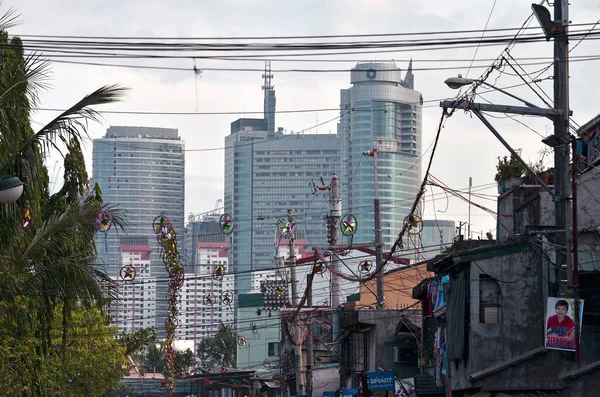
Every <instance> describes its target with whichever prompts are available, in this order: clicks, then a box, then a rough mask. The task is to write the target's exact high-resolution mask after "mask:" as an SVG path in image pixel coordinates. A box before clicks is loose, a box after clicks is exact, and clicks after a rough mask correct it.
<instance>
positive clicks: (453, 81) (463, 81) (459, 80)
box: [444, 74, 539, 108]
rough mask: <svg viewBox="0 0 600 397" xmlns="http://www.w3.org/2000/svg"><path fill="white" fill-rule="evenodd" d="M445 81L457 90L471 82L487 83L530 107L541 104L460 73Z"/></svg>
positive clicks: (488, 85)
mask: <svg viewBox="0 0 600 397" xmlns="http://www.w3.org/2000/svg"><path fill="white" fill-rule="evenodd" d="M444 83H446V85H447V86H448V87H450V88H452V89H453V90H456V89H458V88H461V87H464V86H466V85H470V84H473V83H479V84H482V85H485V86H486V87H490V88H491V89H493V90H496V91H500V92H501V93H503V94H505V95H508V96H509V97H511V98H514V99H516V100H517V101H519V102H522V103H524V104H525V105H527V106H529V107H530V108H539V106H537V105H534V104H533V103H531V102H528V101H526V100H524V99H521V98H519V97H518V96H516V95H514V94H511V93H510V92H508V91H505V90H503V89H502V88H498V87H496V86H495V85H493V84H490V83H487V82H485V81H484V80H474V79H467V78H465V77H462V76H461V75H460V74H459V75H458V77H449V78H447V79H446V80H445V81H444Z"/></svg>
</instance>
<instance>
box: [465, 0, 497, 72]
mask: <svg viewBox="0 0 600 397" xmlns="http://www.w3.org/2000/svg"><path fill="white" fill-rule="evenodd" d="M494 8H496V0H494V4H492V9H491V10H490V15H488V18H487V21H485V26H484V27H483V32H481V38H482V39H483V36H484V35H485V32H486V30H487V27H488V24H489V23H490V19H491V18H492V14H493V13H494ZM478 51H479V45H477V47H476V48H475V54H473V59H472V60H471V64H470V65H469V68H468V69H467V73H466V74H465V77H468V76H469V72H470V71H471V67H472V66H473V62H474V61H475V58H477V52H478Z"/></svg>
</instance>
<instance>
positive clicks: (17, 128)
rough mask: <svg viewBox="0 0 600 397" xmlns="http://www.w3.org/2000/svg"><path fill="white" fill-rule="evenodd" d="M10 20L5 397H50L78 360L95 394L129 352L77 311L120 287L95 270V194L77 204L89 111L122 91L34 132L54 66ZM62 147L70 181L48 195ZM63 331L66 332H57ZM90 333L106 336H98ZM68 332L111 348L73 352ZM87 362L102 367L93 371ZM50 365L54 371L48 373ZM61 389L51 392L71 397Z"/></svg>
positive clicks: (3, 171) (5, 44)
mask: <svg viewBox="0 0 600 397" xmlns="http://www.w3.org/2000/svg"><path fill="white" fill-rule="evenodd" d="M13 22H14V17H13V13H12V11H9V13H7V14H5V15H4V16H3V17H0V131H1V133H0V175H10V176H16V177H18V178H19V179H21V180H22V181H23V182H24V183H25V185H24V191H23V195H22V196H21V198H20V199H19V200H18V201H17V202H16V203H12V204H0V225H2V227H1V228H0V291H1V294H0V391H1V393H0V394H2V395H11V396H12V395H15V396H19V395H22V396H44V395H46V389H47V388H48V387H54V385H55V384H56V382H57V381H58V380H64V379H62V378H61V376H63V375H64V376H67V375H69V376H72V375H73V372H72V370H71V369H72V368H71V364H73V363H77V365H80V366H81V368H83V372H82V371H79V373H80V374H81V375H80V376H79V378H77V379H81V381H82V383H86V387H88V389H86V391H80V392H79V393H75V394H72V395H98V393H97V391H96V390H99V389H100V388H103V387H105V386H106V385H108V384H113V383H114V382H113V381H114V377H115V376H117V375H118V374H120V371H121V364H122V363H123V359H124V357H125V356H124V349H122V348H120V347H118V346H116V347H115V346H113V344H114V338H113V334H112V333H113V332H116V331H115V330H113V329H110V328H107V327H106V325H105V324H104V323H105V320H106V319H104V318H100V317H98V316H100V314H99V312H98V313H95V312H94V311H93V310H97V309H90V308H89V306H86V309H79V310H75V311H73V308H74V307H75V305H76V303H77V302H87V304H89V303H91V302H102V301H103V299H104V298H106V297H110V296H111V295H113V294H114V283H113V282H112V281H111V280H110V278H108V276H107V275H106V274H104V273H103V272H102V271H101V270H100V268H99V267H98V266H96V265H95V262H96V250H95V246H94V240H93V237H94V234H95V232H96V230H95V218H96V214H97V213H98V211H100V209H101V208H102V201H101V200H98V198H99V196H98V194H95V195H94V196H92V197H89V198H88V199H86V200H83V201H81V200H80V198H81V195H82V193H83V192H85V191H86V190H87V189H88V180H87V178H88V177H87V171H86V170H85V164H84V161H83V156H82V154H81V146H80V142H81V139H82V138H83V137H85V136H86V135H87V133H86V129H87V121H88V120H97V119H98V116H99V115H98V113H97V112H96V111H94V110H93V109H91V108H90V106H92V105H97V104H103V103H109V102H112V101H115V100H116V99H118V98H119V96H120V95H121V94H122V93H123V89H122V88H120V87H116V86H109V87H102V88H100V89H99V90H97V91H95V92H94V93H92V94H90V95H88V96H86V97H85V98H83V99H82V100H81V101H79V102H78V103H77V104H75V105H74V106H72V107H70V108H69V109H68V110H67V111H65V112H63V113H61V114H60V115H58V116H57V117H56V118H55V119H54V120H52V121H51V122H50V123H48V124H47V125H45V126H44V127H43V128H42V129H40V130H39V131H37V132H34V130H33V129H32V128H31V125H30V116H29V115H30V111H31V105H34V104H35V105H37V102H38V95H39V92H40V90H41V89H43V88H46V83H45V80H46V78H47V75H48V70H49V69H48V66H49V64H48V62H47V61H44V60H43V59H41V58H39V57H38V56H36V55H32V56H25V55H24V50H23V46H22V43H21V40H20V39H19V38H9V36H8V33H7V32H6V31H5V29H6V28H7V27H8V26H10V25H11V24H12V23H13ZM57 142H63V143H64V144H65V145H66V156H65V185H64V186H63V188H62V189H61V190H60V191H59V192H58V193H57V194H56V195H54V196H53V197H52V198H50V196H49V178H48V172H47V169H46V167H45V165H44V157H45V155H47V154H48V152H49V151H50V150H51V149H54V148H57V146H56V143H57ZM96 193H99V191H97V192H96ZM25 207H27V208H29V210H30V213H31V217H32V224H31V225H29V227H27V228H23V227H22V225H21V214H22V213H23V210H24V208H25ZM90 310H92V311H90ZM81 313H86V314H85V316H87V317H85V316H84V317H81V316H83V314H81ZM57 327H59V328H62V329H63V330H64V332H60V333H59V334H57V331H56V330H57ZM94 330H95V331H97V333H98V334H103V338H104V339H100V340H95V339H94V336H93V335H92V334H93V333H94V332H93V331H94ZM71 333H73V336H75V335H79V334H85V335H87V340H88V341H90V340H94V341H96V342H97V343H98V345H99V346H104V345H103V343H105V344H106V346H107V350H106V351H104V350H97V351H96V353H95V354H93V355H89V354H87V353H86V352H85V351H84V350H85V349H84V347H83V346H79V349H78V350H74V348H75V347H78V345H75V346H74V345H73V344H71V345H69V342H68V341H69V340H72V339H74V338H73V337H71ZM88 350H89V349H88ZM108 350H110V351H108ZM100 361H103V362H100ZM58 362H60V365H58ZM88 364H89V365H91V367H90V368H94V367H95V366H97V368H94V371H93V372H92V371H91V370H88V369H89V368H88V367H86V365H88ZM103 365H104V366H103ZM105 366H109V367H110V370H109V369H106V370H105V368H107V367H105ZM53 368H54V370H55V372H56V373H54V374H52V375H49V373H48V371H51V370H52V369H53ZM56 368H58V369H56ZM96 370H97V371H98V372H96ZM110 371H112V372H110ZM97 375H98V376H99V377H98V378H97V377H96V376H97ZM66 379H67V380H68V379H71V381H72V382H76V381H77V379H75V378H73V377H70V378H66ZM56 387H61V385H60V384H57V385H56ZM57 390H58V389H57ZM65 393H66V392H65ZM65 393H61V394H59V393H57V392H56V391H55V392H54V395H71V394H65Z"/></svg>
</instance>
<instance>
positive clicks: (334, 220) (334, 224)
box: [329, 172, 342, 355]
mask: <svg viewBox="0 0 600 397" xmlns="http://www.w3.org/2000/svg"><path fill="white" fill-rule="evenodd" d="M341 216H342V200H340V187H339V180H338V177H337V173H336V172H334V173H333V177H332V178H331V190H330V191H329V221H330V229H329V233H330V238H329V244H330V245H331V247H335V246H336V245H338V241H339V233H340V230H339V224H340V218H341ZM331 266H332V267H333V272H331V307H332V308H333V310H334V313H333V318H332V321H331V335H332V342H333V352H334V354H335V355H337V354H339V353H340V348H339V347H340V343H339V341H338V337H339V335H340V313H339V307H340V282H339V278H338V276H337V274H336V273H337V272H338V271H339V270H340V263H339V259H338V257H337V255H332V256H331Z"/></svg>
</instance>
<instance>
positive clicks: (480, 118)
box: [473, 109, 554, 198]
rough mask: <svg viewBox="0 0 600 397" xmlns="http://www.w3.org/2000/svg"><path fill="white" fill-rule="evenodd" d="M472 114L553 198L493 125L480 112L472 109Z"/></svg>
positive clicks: (549, 191)
mask: <svg viewBox="0 0 600 397" xmlns="http://www.w3.org/2000/svg"><path fill="white" fill-rule="evenodd" d="M473 113H475V116H477V117H478V118H479V120H481V121H482V122H483V124H485V126H486V127H487V128H488V129H489V130H490V131H491V132H492V134H494V136H495V137H496V138H498V140H499V141H500V142H501V143H502V144H503V145H504V147H505V148H507V149H508V151H509V152H510V153H511V154H512V155H513V156H515V158H516V159H517V160H519V162H520V163H521V164H522V165H523V166H524V167H525V169H526V170H527V172H529V173H530V174H531V175H533V176H534V178H535V179H536V180H537V181H538V182H539V184H540V185H541V186H542V187H543V188H544V189H545V190H546V191H547V192H548V193H550V196H551V197H553V198H554V192H553V191H552V190H550V188H549V187H548V185H546V184H545V183H544V182H543V181H542V180H541V179H540V177H539V176H538V175H537V174H536V173H535V172H533V171H532V170H531V168H529V165H527V163H526V162H525V161H523V159H522V158H521V156H519V155H518V154H517V152H516V151H515V150H514V149H513V148H512V147H511V146H510V145H509V144H508V142H506V141H505V140H504V138H502V136H501V135H500V133H499V132H498V131H496V129H495V128H494V126H493V125H491V124H490V122H489V121H488V120H487V119H486V118H485V117H483V114H481V112H480V111H479V110H476V109H473Z"/></svg>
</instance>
